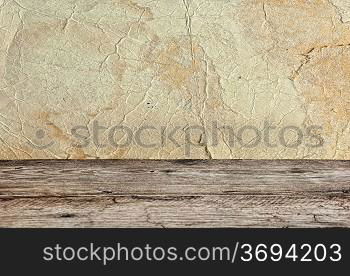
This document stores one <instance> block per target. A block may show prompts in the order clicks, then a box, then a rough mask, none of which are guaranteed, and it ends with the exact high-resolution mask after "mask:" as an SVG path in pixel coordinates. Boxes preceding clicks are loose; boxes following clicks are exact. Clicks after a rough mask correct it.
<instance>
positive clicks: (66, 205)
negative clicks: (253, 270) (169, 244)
mask: <svg viewBox="0 0 350 276" xmlns="http://www.w3.org/2000/svg"><path fill="white" fill-rule="evenodd" d="M0 227H165V228H168V227H350V161H249V160H245V161H243V160H231V161H219V160H215V161H214V160H207V161H193V160H183V161H148V160H147V161H145V160H138V161H134V160H128V161H126V160H124V161H123V160H119V161H115V160H114V161H112V160H111V161H107V160H105V161H102V160H97V161H3V162H0Z"/></svg>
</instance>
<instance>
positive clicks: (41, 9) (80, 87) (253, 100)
mask: <svg viewBox="0 0 350 276" xmlns="http://www.w3.org/2000/svg"><path fill="white" fill-rule="evenodd" d="M0 75H1V78H0V158H2V159H39V158H44V159H46V158H62V159H65V158H72V159H85V158H112V159H114V158H117V159H119V158H144V159H148V158H152V159H159V158H160V159H167V158H169V159H173V158H203V159H206V158H214V159H215V158H218V159H221V158H234V159H236V158H249V159H250V158H254V159H277V158H283V159H285V158H288V159H349V157H350V126H349V119H350V2H349V1H348V0H327V1H326V0H314V1H307V0H266V1H263V0H251V1H249V0H232V1H230V0H211V1H209V0H171V1H170V0H164V1H163V0H155V1H149V0H60V1H57V0H17V1H14V0H13V1H12V0H0ZM118 126H119V128H115V127H118ZM121 127H123V129H122V128H121ZM258 134H259V135H258Z"/></svg>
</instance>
